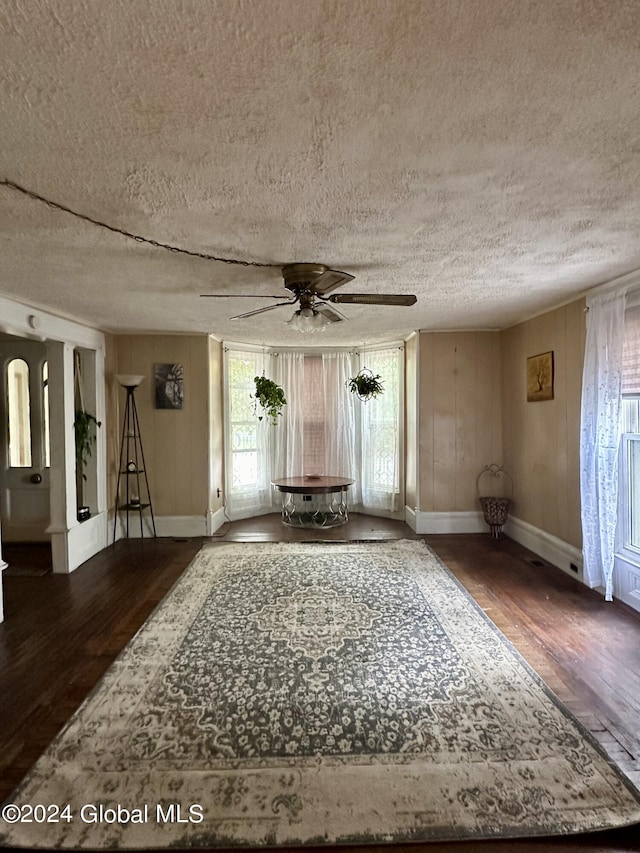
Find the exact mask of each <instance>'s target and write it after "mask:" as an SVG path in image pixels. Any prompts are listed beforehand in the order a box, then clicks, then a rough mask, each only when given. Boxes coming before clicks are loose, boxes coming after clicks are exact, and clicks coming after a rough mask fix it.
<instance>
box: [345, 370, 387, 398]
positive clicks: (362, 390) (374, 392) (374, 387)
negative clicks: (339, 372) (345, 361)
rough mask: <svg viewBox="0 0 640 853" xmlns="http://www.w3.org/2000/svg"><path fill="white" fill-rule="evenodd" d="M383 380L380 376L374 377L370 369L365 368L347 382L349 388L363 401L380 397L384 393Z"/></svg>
mask: <svg viewBox="0 0 640 853" xmlns="http://www.w3.org/2000/svg"><path fill="white" fill-rule="evenodd" d="M381 378H382V377H381V376H380V374H378V375H377V376H374V375H373V373H372V372H371V371H370V370H369V369H368V368H366V367H363V368H362V370H360V371H359V372H358V373H357V374H356V375H355V376H352V377H351V379H348V380H347V387H348V389H349V391H351V393H352V394H357V395H358V397H359V398H360V399H361V400H365V401H366V400H370V399H371V398H372V397H379V396H380V394H382V392H383V391H384V387H383V385H382V383H381V382H380V379H381Z"/></svg>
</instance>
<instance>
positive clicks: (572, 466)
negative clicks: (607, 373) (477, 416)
mask: <svg viewBox="0 0 640 853" xmlns="http://www.w3.org/2000/svg"><path fill="white" fill-rule="evenodd" d="M584 307H585V303H584V300H582V299H581V300H578V301H576V302H572V303H571V304H570V305H565V306H563V307H562V308H558V309H556V310H555V311H550V312H549V313H547V314H543V315H541V316H540V317H535V318H533V319H532V320H528V321H526V322H525V323H520V324H519V325H518V326H514V327H512V328H511V329H506V330H505V331H503V332H502V333H501V337H502V377H503V385H502V396H503V417H502V421H503V446H504V465H505V468H506V469H507V470H508V471H509V472H510V473H511V475H512V477H513V480H514V506H513V510H512V514H513V515H514V516H516V517H517V518H519V519H522V520H523V521H526V522H528V523H529V524H533V525H534V526H535V527H538V528H540V529H542V530H544V531H546V532H547V533H551V534H552V535H554V536H557V537H558V538H559V539H562V540H563V541H564V542H567V543H568V544H570V545H573V546H575V547H576V548H581V547H582V529H581V523H580V398H581V393H582V365H583V360H584V344H585V334H586V324H585V315H584ZM548 351H553V353H554V364H555V378H554V399H553V400H545V401H543V402H536V403H528V402H527V389H526V362H527V358H528V357H529V356H532V355H538V354H539V353H542V352H548Z"/></svg>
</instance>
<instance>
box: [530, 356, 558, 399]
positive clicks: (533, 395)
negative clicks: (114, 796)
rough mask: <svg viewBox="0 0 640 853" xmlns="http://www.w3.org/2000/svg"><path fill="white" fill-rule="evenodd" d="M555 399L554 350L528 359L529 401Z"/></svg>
mask: <svg viewBox="0 0 640 853" xmlns="http://www.w3.org/2000/svg"><path fill="white" fill-rule="evenodd" d="M539 400H553V351H551V352H543V353H540V355H532V356H531V357H530V358H528V359H527V402H529V403H536V402H538V401H539Z"/></svg>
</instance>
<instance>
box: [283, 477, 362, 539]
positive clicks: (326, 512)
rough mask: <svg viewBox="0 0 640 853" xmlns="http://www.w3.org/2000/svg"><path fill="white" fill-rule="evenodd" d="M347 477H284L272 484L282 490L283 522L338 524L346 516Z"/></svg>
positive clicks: (347, 510)
mask: <svg viewBox="0 0 640 853" xmlns="http://www.w3.org/2000/svg"><path fill="white" fill-rule="evenodd" d="M354 482H355V481H354V480H350V479H349V478H347V477H325V476H324V475H321V476H312V475H308V476H306V477H284V478H282V479H280V480H272V481H271V485H272V486H273V487H274V488H275V489H277V490H278V491H279V492H282V523H283V524H288V525H289V526H290V527H337V526H338V525H340V524H345V523H346V522H347V521H348V520H349V506H348V503H347V489H348V488H349V486H351V485H353V483H354Z"/></svg>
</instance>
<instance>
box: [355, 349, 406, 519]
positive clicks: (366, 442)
mask: <svg viewBox="0 0 640 853" xmlns="http://www.w3.org/2000/svg"><path fill="white" fill-rule="evenodd" d="M401 358H402V351H401V350H400V349H399V348H398V347H395V348H393V349H385V350H374V351H372V352H368V353H367V354H366V359H365V361H366V365H367V367H368V368H369V370H371V372H372V373H373V374H374V375H376V376H377V375H380V376H381V377H382V380H381V381H382V385H383V387H384V392H383V393H382V394H381V395H380V396H379V397H376V398H375V400H371V401H368V402H367V403H363V404H362V407H361V412H362V416H361V417H362V426H361V436H362V502H363V505H364V506H365V507H370V508H372V509H379V510H380V509H381V510H386V511H388V512H395V511H397V510H398V509H400V506H399V504H400V458H401V454H400V438H401V436H400V423H401V409H400V405H401V395H400V387H401V386H400V380H401V364H402V362H401Z"/></svg>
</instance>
